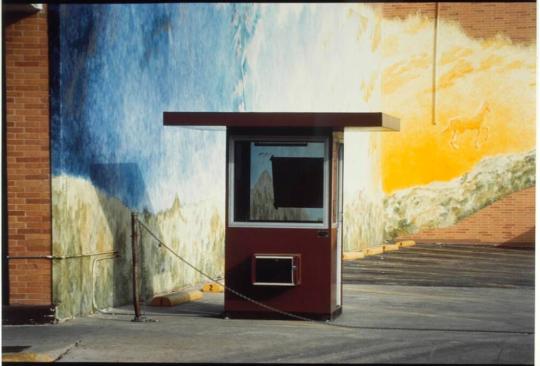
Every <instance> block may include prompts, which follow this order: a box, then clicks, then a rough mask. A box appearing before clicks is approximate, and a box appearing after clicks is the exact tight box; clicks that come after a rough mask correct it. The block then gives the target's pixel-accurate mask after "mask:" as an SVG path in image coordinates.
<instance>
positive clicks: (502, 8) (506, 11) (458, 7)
mask: <svg viewBox="0 0 540 366" xmlns="http://www.w3.org/2000/svg"><path fill="white" fill-rule="evenodd" d="M416 13H419V14H421V15H423V16H426V17H427V18H429V19H433V18H434V15H435V3H434V2H432V3H385V4H384V5H383V16H384V17H386V18H400V19H404V18H406V17H407V16H410V15H413V14H416ZM438 13H439V19H442V20H447V21H454V22H458V23H459V24H460V25H461V27H462V28H463V30H464V31H465V33H467V35H468V36H469V37H474V38H491V37H494V36H495V35H496V34H497V33H501V34H503V35H505V36H507V37H509V38H510V39H511V40H512V41H514V42H520V43H529V42H535V41H536V3H534V2H529V3H512V2H509V3H475V2H468V3H444V2H442V3H439V10H438Z"/></svg>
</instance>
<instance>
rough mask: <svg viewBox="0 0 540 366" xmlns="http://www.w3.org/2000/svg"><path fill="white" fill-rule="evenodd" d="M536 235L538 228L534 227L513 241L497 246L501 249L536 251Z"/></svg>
mask: <svg viewBox="0 0 540 366" xmlns="http://www.w3.org/2000/svg"><path fill="white" fill-rule="evenodd" d="M535 233H536V226H533V227H532V228H530V229H529V230H526V231H524V232H522V233H521V234H519V235H517V236H515V237H513V238H512V239H510V240H508V241H505V242H504V243H501V244H499V245H497V246H498V247H501V248H508V249H529V250H535V245H536V244H535Z"/></svg>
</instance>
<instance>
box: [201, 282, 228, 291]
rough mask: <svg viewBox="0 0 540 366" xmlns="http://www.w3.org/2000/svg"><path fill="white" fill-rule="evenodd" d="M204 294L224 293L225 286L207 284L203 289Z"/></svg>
mask: <svg viewBox="0 0 540 366" xmlns="http://www.w3.org/2000/svg"><path fill="white" fill-rule="evenodd" d="M201 291H202V292H224V291H225V289H224V288H223V286H221V285H219V284H217V283H207V284H205V285H204V286H203V287H202V288H201Z"/></svg>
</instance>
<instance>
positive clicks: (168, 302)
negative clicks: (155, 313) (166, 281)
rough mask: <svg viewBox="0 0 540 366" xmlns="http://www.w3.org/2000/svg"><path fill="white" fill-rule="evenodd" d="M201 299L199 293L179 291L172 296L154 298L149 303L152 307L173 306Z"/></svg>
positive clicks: (201, 295) (200, 293)
mask: <svg viewBox="0 0 540 366" xmlns="http://www.w3.org/2000/svg"><path fill="white" fill-rule="evenodd" d="M202 297H203V293H202V292H201V291H180V292H173V293H172V294H167V295H161V296H156V297H154V298H153V299H152V301H151V302H150V305H152V306H175V305H179V304H183V303H185V302H188V301H195V300H200V299H202Z"/></svg>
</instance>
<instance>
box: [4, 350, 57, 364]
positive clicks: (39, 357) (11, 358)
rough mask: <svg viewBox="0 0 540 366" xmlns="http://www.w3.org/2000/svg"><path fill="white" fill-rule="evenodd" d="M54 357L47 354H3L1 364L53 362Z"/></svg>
mask: <svg viewBox="0 0 540 366" xmlns="http://www.w3.org/2000/svg"><path fill="white" fill-rule="evenodd" d="M55 360H56V357H54V356H51V355H49V354H47V353H35V352H21V353H3V354H2V362H54V361H55Z"/></svg>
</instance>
